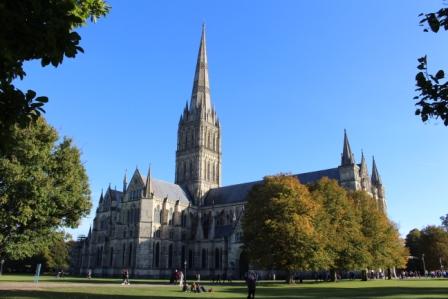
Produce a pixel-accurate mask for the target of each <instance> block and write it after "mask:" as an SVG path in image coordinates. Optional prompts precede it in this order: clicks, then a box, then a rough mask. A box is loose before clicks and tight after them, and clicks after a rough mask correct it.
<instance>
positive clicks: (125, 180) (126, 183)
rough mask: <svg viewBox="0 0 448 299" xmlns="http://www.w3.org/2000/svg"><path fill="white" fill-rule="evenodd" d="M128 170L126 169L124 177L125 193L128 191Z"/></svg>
mask: <svg viewBox="0 0 448 299" xmlns="http://www.w3.org/2000/svg"><path fill="white" fill-rule="evenodd" d="M126 172H127V170H125V171H124V178H123V194H124V193H126V189H127V188H128V180H127V178H126Z"/></svg>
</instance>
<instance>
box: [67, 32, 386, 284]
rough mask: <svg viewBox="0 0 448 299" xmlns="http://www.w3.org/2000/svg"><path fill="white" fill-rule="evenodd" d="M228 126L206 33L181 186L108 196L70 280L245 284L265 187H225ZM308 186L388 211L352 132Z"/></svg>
mask: <svg viewBox="0 0 448 299" xmlns="http://www.w3.org/2000/svg"><path fill="white" fill-rule="evenodd" d="M221 155H222V152H221V124H220V121H219V118H218V114H217V112H216V111H215V109H214V107H213V105H212V100H211V93H210V84H209V78H208V59H207V48H206V36H205V28H204V27H203V28H202V36H201V40H200V46H199V53H198V57H197V62H196V71H195V75H194V82H193V90H192V94H191V99H190V102H189V103H187V105H186V106H185V108H184V110H183V112H182V114H181V117H180V120H179V127H178V132H177V150H176V169H175V171H176V172H175V182H174V183H170V182H165V181H162V180H158V179H156V178H154V177H153V176H152V174H151V169H148V171H147V173H146V176H145V175H143V174H142V173H141V172H140V171H139V170H138V169H136V170H135V172H134V174H133V175H132V177H131V178H130V179H129V181H128V179H127V178H126V175H125V177H124V180H123V186H122V189H121V190H116V188H115V189H111V188H110V186H109V188H108V189H107V190H106V192H105V193H104V194H103V193H101V196H100V199H99V205H98V208H97V210H96V215H95V218H94V220H93V226H92V228H91V229H90V230H89V233H88V236H87V237H82V238H80V239H79V240H78V242H77V243H76V245H75V247H74V248H73V250H72V253H71V257H72V261H71V272H72V273H73V274H82V275H85V274H86V273H87V272H88V271H92V274H93V275H95V276H113V275H119V274H120V273H121V271H122V270H123V269H128V271H129V273H130V275H131V276H134V277H169V276H170V275H171V273H172V271H173V270H174V269H182V270H184V269H186V271H187V274H188V276H189V277H190V276H191V275H193V274H200V275H201V276H202V277H216V276H218V275H219V276H221V277H228V278H240V277H241V275H242V274H243V273H245V272H246V271H247V269H248V266H249V260H248V257H247V255H246V254H245V252H244V251H243V249H242V245H243V244H242V234H243V232H242V228H241V218H242V215H243V213H244V204H245V198H246V195H247V193H248V192H249V191H250V190H251V188H252V187H253V186H254V185H255V184H257V183H260V181H255V182H248V183H242V184H237V185H230V186H224V187H222V186H221V175H222V172H221ZM294 176H296V177H297V178H298V179H299V180H300V182H301V183H303V184H307V183H311V182H314V181H316V180H319V179H320V178H322V177H328V178H330V179H335V180H337V181H338V182H339V183H340V185H341V186H343V187H344V188H346V189H349V190H365V191H367V192H368V193H369V194H371V196H372V197H373V198H374V199H375V200H376V201H377V203H378V206H379V208H381V209H383V210H385V209H386V198H385V193H384V187H383V184H382V182H381V178H380V175H379V173H378V170H377V167H376V164H375V160H373V165H372V175H371V176H370V175H369V172H368V169H367V164H366V161H365V158H364V155H363V154H362V156H361V163H359V164H358V163H356V161H355V158H354V155H353V153H352V150H351V148H350V144H349V140H348V137H347V134H346V132H344V141H343V150H342V155H341V162H340V165H339V166H337V167H334V168H329V169H325V170H318V171H313V172H307V173H301V174H296V175H294Z"/></svg>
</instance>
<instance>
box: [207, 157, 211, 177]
mask: <svg viewBox="0 0 448 299" xmlns="http://www.w3.org/2000/svg"><path fill="white" fill-rule="evenodd" d="M207 180H208V181H209V180H210V161H207Z"/></svg>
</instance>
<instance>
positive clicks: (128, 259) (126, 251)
mask: <svg viewBox="0 0 448 299" xmlns="http://www.w3.org/2000/svg"><path fill="white" fill-rule="evenodd" d="M132 249H133V246H132V243H129V245H128V246H126V244H123V249H122V252H121V265H116V264H114V258H115V256H114V254H116V252H115V251H114V248H113V247H111V248H110V252H109V256H107V255H104V257H105V258H106V259H105V260H103V247H102V246H101V247H98V248H97V251H96V263H95V264H96V266H97V267H101V266H106V265H107V266H110V267H113V266H122V267H131V266H132V257H133V250H132ZM107 257H109V259H107ZM106 263H107V264H106Z"/></svg>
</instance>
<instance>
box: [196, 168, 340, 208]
mask: <svg viewBox="0 0 448 299" xmlns="http://www.w3.org/2000/svg"><path fill="white" fill-rule="evenodd" d="M293 176H295V177H297V178H298V179H299V181H300V182H301V183H302V184H309V183H312V182H315V181H317V180H319V179H320V178H322V177H328V178H329V179H334V180H338V181H339V169H338V168H330V169H325V170H319V171H313V172H306V173H300V174H295V175H293ZM261 182H262V181H255V182H249V183H243V184H237V185H230V186H225V187H220V188H214V189H211V190H210V191H208V193H207V196H206V198H205V200H204V205H206V206H210V205H213V204H215V205H220V204H231V203H238V202H244V201H245V200H246V196H247V194H248V193H249V192H250V190H251V189H252V187H253V186H254V185H256V184H259V183H261Z"/></svg>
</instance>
